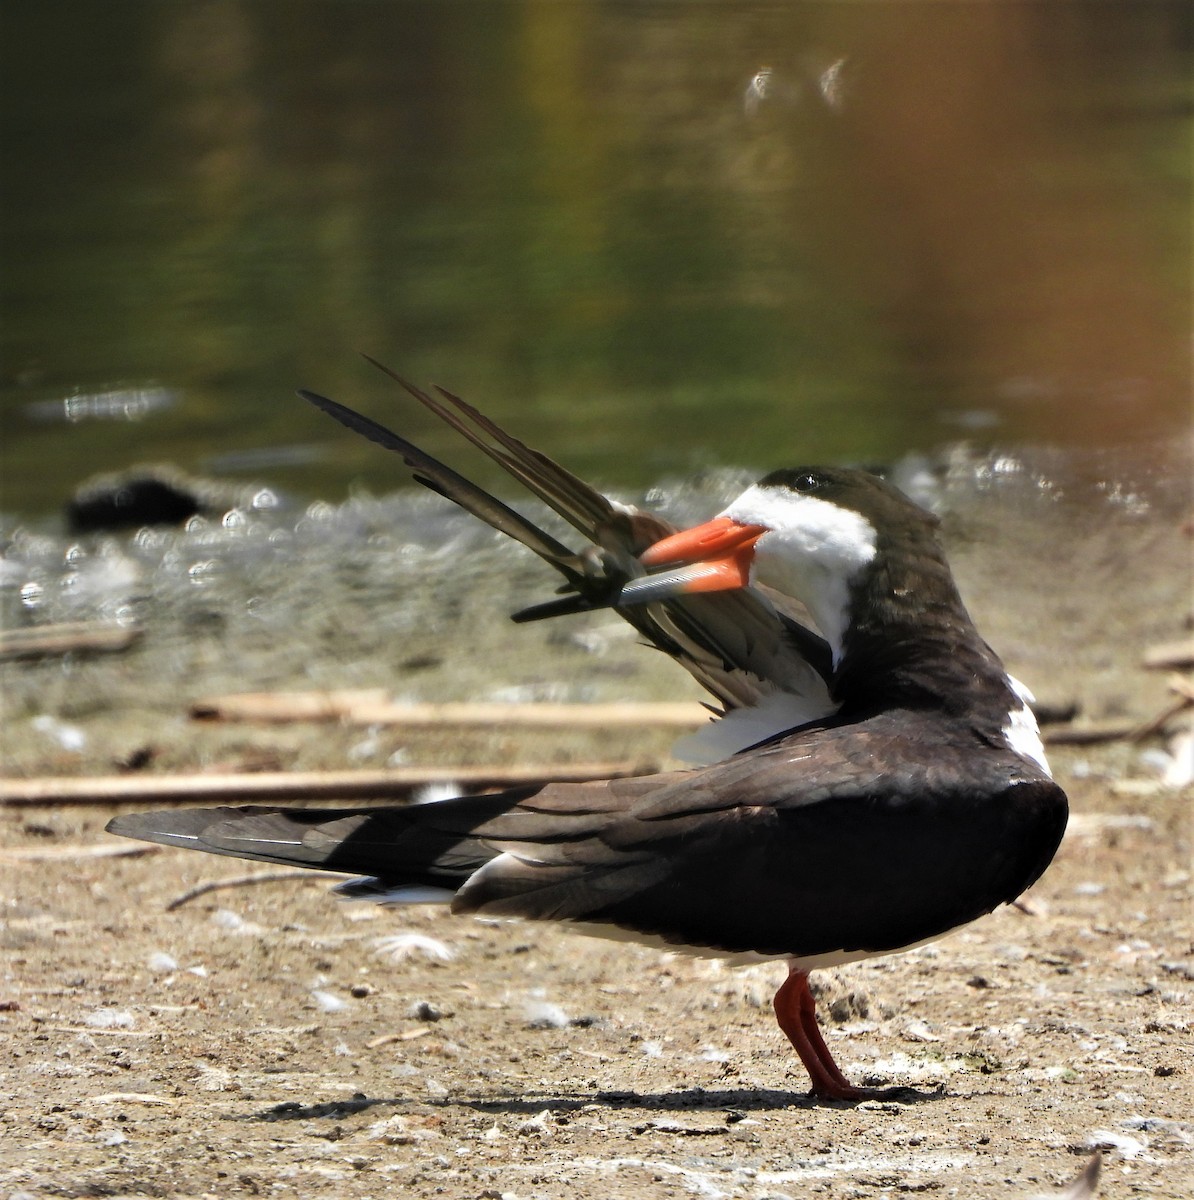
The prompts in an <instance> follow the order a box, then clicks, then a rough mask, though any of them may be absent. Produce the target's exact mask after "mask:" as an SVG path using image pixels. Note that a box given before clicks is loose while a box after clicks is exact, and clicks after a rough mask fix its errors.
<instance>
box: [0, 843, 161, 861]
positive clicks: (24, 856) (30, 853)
mask: <svg viewBox="0 0 1194 1200" xmlns="http://www.w3.org/2000/svg"><path fill="white" fill-rule="evenodd" d="M157 850H158V847H157V846H134V845H129V846H122V845H120V843H119V842H96V843H94V844H93V845H89V846H14V847H12V848H11V849H6V850H0V861H3V860H8V861H14V860H15V861H17V862H52V861H54V860H55V859H63V858H140V857H141V856H142V855H143V854H154V853H156V852H157Z"/></svg>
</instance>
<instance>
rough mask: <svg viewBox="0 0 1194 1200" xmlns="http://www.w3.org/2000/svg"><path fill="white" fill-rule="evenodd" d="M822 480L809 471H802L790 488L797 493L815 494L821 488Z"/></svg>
mask: <svg viewBox="0 0 1194 1200" xmlns="http://www.w3.org/2000/svg"><path fill="white" fill-rule="evenodd" d="M821 483H822V479H821V477H820V476H819V475H814V474H813V473H812V472H811V471H803V472H801V474H799V475H797V476H796V478H795V479H793V480H792V487H793V488H794V489H795V490H796V491H798V492H815V491H816V490H817V488H819V487H820V486H821Z"/></svg>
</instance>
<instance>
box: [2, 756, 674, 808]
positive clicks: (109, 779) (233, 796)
mask: <svg viewBox="0 0 1194 1200" xmlns="http://www.w3.org/2000/svg"><path fill="white" fill-rule="evenodd" d="M655 770H658V768H657V767H656V766H654V765H652V764H647V763H628V762H624V761H623V762H595V763H560V764H558V765H556V764H548V763H538V764H536V765H534V766H528V767H523V766H510V767H477V766H457V767H393V768H390V769H388V770H384V771H256V772H245V773H243V774H226V775H202V774H198V775H99V776H91V777H84V778H76V777H71V776H66V777H56V776H48V777H43V778H40V779H12V778H9V779H0V807H5V806H7V807H12V808H17V807H27V806H30V805H36V804H46V805H52V804H192V803H199V802H206V803H221V804H227V803H229V802H231V801H258V802H262V801H271V802H278V803H281V802H286V803H296V802H300V801H304V800H319V801H326V800H337V801H339V800H377V801H387V800H389V801H397V800H403V799H407V798H409V797H410V795H411V794H412V793H413V792H415V791H417V790H418V789H419V788H422V787H427V786H428V785H430V784H446V783H450V784H454V785H456V786H458V787H459V788H460V789H461V791H462V792H463V791H483V790H485V789H487V788H507V787H517V786H519V785H521V784H535V783H540V784H543V783H552V782H561V783H562V782H569V783H578V782H582V783H583V782H586V781H588V780H591V779H612V778H622V777H625V776H628V775H647V774H650V773H651V772H652V771H655Z"/></svg>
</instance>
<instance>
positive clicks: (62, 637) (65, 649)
mask: <svg viewBox="0 0 1194 1200" xmlns="http://www.w3.org/2000/svg"><path fill="white" fill-rule="evenodd" d="M140 636H141V630H140V629H137V628H135V627H133V626H129V625H118V624H116V623H115V622H112V621H69V622H65V623H63V624H60V625H35V626H32V627H31V628H29V629H5V630H3V631H0V662H7V661H12V660H14V659H20V658H44V657H47V656H49V655H53V654H69V653H71V652H72V651H86V652H89V653H92V654H95V653H101V652H105V651H113V650H124V649H127V648H128V647H129V646H131V645H132V644H133V643H134V642H135V641H136V640H137V639H138V638H139V637H140Z"/></svg>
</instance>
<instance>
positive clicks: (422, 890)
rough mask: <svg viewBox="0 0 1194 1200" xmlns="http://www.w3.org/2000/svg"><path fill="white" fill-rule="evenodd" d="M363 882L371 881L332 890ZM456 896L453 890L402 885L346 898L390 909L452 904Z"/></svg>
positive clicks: (408, 884) (348, 883)
mask: <svg viewBox="0 0 1194 1200" xmlns="http://www.w3.org/2000/svg"><path fill="white" fill-rule="evenodd" d="M362 882H370V881H369V880H362V879H359V878H358V879H349V880H347V881H346V882H345V883H343V884H337V886H336V887H335V888H333V889H332V890H333V891H341V889H343V888H352V887H356V886H358V885H360V884H361V883H362ZM371 882H374V883H376V882H377V880H372V881H371ZM455 895H456V893H455V892H454V891H453V890H452V889H451V888H437V887H431V886H429V885H428V884H420V883H401V884H398V885H397V886H395V887H392V888H389V889H388V890H387V891H384V892H381V891H378V892H373V893H371V894H368V895H361V896H353V895H349V896H347V897H346V898H347V899H349V900H367V901H368V902H369V903H370V904H380V905H382V907H383V908H390V907H394V906H405V905H407V904H451V903H452V897H453V896H455Z"/></svg>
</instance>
